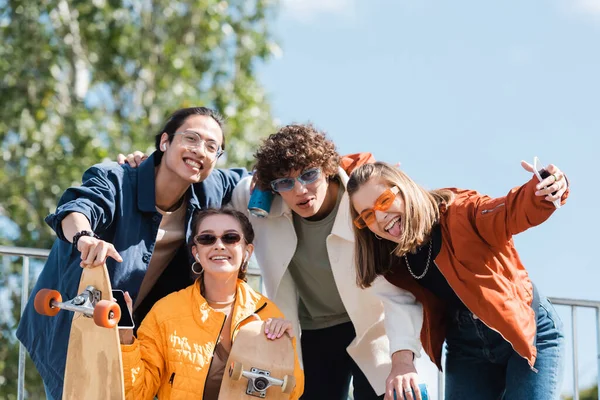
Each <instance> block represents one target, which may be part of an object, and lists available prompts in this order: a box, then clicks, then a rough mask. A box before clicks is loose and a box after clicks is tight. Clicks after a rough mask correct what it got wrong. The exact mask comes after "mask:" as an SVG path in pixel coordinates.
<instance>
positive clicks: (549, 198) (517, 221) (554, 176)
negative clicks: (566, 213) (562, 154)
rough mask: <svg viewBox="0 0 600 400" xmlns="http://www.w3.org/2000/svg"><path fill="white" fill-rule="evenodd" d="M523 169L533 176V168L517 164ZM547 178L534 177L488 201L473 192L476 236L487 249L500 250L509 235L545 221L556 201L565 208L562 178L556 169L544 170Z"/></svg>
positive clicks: (471, 211)
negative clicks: (498, 247)
mask: <svg viewBox="0 0 600 400" xmlns="http://www.w3.org/2000/svg"><path fill="white" fill-rule="evenodd" d="M521 165H522V166H523V168H524V169H525V170H526V171H528V172H533V167H532V166H531V165H529V164H528V163H526V162H524V161H523V162H521ZM547 170H548V172H549V173H550V175H549V176H548V177H547V178H545V179H544V180H543V181H541V182H539V181H538V179H537V177H536V176H535V175H534V176H532V177H531V179H530V180H529V181H528V182H526V183H525V184H524V185H522V186H519V187H516V188H513V189H512V190H511V191H510V192H508V194H507V195H506V196H502V197H497V198H491V197H489V196H485V195H480V194H477V193H475V192H474V195H473V196H475V202H474V204H475V207H474V208H472V209H470V213H471V215H470V219H471V220H472V221H474V223H475V226H476V228H477V231H478V233H479V234H480V235H481V236H482V237H483V238H484V240H485V241H486V242H488V243H489V244H490V245H491V246H502V245H504V244H505V243H506V242H507V241H508V240H510V239H511V238H512V236H513V235H516V234H518V233H521V232H523V231H525V230H527V229H529V228H531V227H533V226H537V225H539V224H541V223H542V222H544V221H546V220H547V219H548V218H549V217H550V216H551V215H552V213H553V212H554V211H556V207H555V206H554V204H553V203H552V202H553V201H554V200H557V199H560V202H561V204H565V202H566V200H567V197H568V196H569V188H568V182H567V180H566V178H565V175H564V173H563V172H562V171H560V170H559V169H558V168H557V167H556V166H554V165H549V166H548V168H547Z"/></svg>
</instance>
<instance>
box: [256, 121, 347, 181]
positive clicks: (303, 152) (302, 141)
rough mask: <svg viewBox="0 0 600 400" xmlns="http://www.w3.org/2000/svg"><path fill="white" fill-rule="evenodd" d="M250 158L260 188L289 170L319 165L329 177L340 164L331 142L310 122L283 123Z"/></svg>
mask: <svg viewBox="0 0 600 400" xmlns="http://www.w3.org/2000/svg"><path fill="white" fill-rule="evenodd" d="M254 158H255V159H256V165H255V166H254V169H255V170H256V172H255V175H256V178H257V181H256V183H257V185H258V187H260V188H261V189H262V190H269V189H270V184H271V181H272V180H274V179H277V178H281V177H282V176H285V175H287V174H289V173H290V171H292V170H304V169H306V168H310V167H319V168H321V170H322V171H323V174H325V176H327V177H328V178H331V177H332V176H335V175H336V174H337V171H338V167H339V164H340V155H339V154H338V152H337V150H336V148H335V144H334V143H333V142H332V141H331V140H329V139H328V138H327V136H326V134H325V132H322V131H319V130H317V129H316V128H315V127H314V126H313V125H312V124H303V125H287V126H284V127H283V128H281V129H279V131H277V133H274V134H272V135H271V136H269V137H268V138H267V139H265V141H264V142H263V143H262V145H261V146H260V147H259V148H258V150H257V151H256V153H255V154H254Z"/></svg>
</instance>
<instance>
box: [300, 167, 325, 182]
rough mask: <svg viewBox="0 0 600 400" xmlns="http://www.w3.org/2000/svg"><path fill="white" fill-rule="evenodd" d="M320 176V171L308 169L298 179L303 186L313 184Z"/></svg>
mask: <svg viewBox="0 0 600 400" xmlns="http://www.w3.org/2000/svg"><path fill="white" fill-rule="evenodd" d="M320 175H321V170H319V169H310V170H308V171H305V172H304V173H303V174H302V175H300V179H301V180H302V182H304V183H305V184H308V183H313V182H314V181H316V180H317V179H319V176H320Z"/></svg>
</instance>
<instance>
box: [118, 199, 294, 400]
mask: <svg viewBox="0 0 600 400" xmlns="http://www.w3.org/2000/svg"><path fill="white" fill-rule="evenodd" d="M192 232H194V236H193V240H192V242H191V243H190V249H191V253H192V254H193V256H194V260H195V261H194V263H193V264H192V266H191V267H190V270H191V273H192V274H193V276H194V277H195V278H196V281H195V283H194V284H193V285H191V286H190V287H188V288H187V289H183V290H181V291H179V292H176V293H173V294H171V295H169V296H167V297H165V298H163V299H162V300H160V301H159V302H157V303H156V304H155V305H154V307H153V308H152V309H151V310H150V312H149V313H148V316H147V317H146V319H144V321H143V322H142V325H141V326H140V328H139V330H138V332H137V338H134V337H133V331H132V330H120V337H121V350H122V353H123V369H124V373H125V392H126V397H127V398H134V399H142V400H143V399H153V398H154V396H156V395H158V398H160V399H188V398H192V397H193V398H198V399H207V400H217V399H218V397H219V390H220V387H221V381H222V379H223V374H224V372H225V370H226V364H227V358H228V356H229V352H230V350H231V346H232V342H233V341H235V337H236V334H237V332H238V331H239V329H240V328H241V327H242V326H244V325H245V324H246V323H247V322H249V321H252V320H253V319H255V318H256V317H257V316H258V318H260V319H261V320H263V321H266V323H265V335H266V336H267V337H268V338H269V339H272V340H289V338H291V340H292V343H293V345H294V349H295V348H296V339H295V338H294V332H293V329H292V324H291V322H290V321H287V320H284V319H283V314H282V313H281V311H279V309H278V308H277V306H275V304H273V302H271V301H269V300H268V299H267V298H266V297H264V296H262V295H261V294H259V293H257V292H256V291H254V290H253V289H252V288H251V287H250V286H249V285H248V284H247V283H246V269H247V266H248V260H249V259H250V257H251V256H252V252H253V250H254V245H253V244H252V242H253V240H254V231H253V229H252V225H250V222H249V221H248V218H246V216H245V215H243V214H242V213H240V212H238V211H234V210H216V209H207V210H204V211H199V212H198V213H197V214H196V215H195V216H194V219H193V222H192ZM125 299H126V301H127V302H128V305H129V306H131V299H130V298H129V295H128V294H127V293H126V295H125ZM284 336H288V337H287V338H286V337H284ZM294 375H295V378H296V386H295V388H294V390H293V391H292V393H291V395H290V399H298V398H299V397H300V395H301V394H302V392H303V388H304V375H303V373H302V369H301V368H300V364H299V361H298V357H297V354H296V367H295V371H294Z"/></svg>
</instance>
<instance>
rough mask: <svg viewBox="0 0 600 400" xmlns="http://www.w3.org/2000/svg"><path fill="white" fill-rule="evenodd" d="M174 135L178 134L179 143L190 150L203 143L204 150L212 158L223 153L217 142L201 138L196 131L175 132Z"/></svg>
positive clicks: (197, 147)
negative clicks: (179, 137)
mask: <svg viewBox="0 0 600 400" xmlns="http://www.w3.org/2000/svg"><path fill="white" fill-rule="evenodd" d="M175 135H180V136H181V143H182V144H183V146H185V147H186V148H188V149H190V150H192V149H199V148H200V147H202V145H204V151H205V152H206V154H207V155H208V156H209V157H210V158H212V159H217V158H219V157H221V155H223V153H224V151H223V149H221V146H220V145H219V143H217V142H216V141H215V140H212V139H203V138H202V137H201V136H200V134H198V132H196V131H184V132H175Z"/></svg>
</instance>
